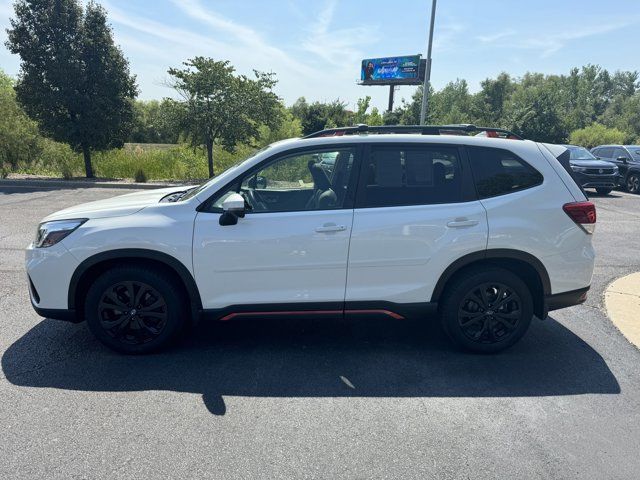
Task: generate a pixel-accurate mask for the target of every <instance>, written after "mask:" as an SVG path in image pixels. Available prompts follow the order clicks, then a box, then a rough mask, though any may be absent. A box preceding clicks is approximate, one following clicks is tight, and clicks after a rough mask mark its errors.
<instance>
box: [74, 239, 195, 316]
mask: <svg viewBox="0 0 640 480" xmlns="http://www.w3.org/2000/svg"><path fill="white" fill-rule="evenodd" d="M132 262H135V263H137V264H143V265H145V264H146V265H149V266H150V267H156V268H161V269H163V270H165V271H168V272H169V273H171V274H172V275H174V276H176V278H178V279H179V280H180V282H181V283H182V285H183V286H184V289H185V292H186V293H187V295H188V297H189V302H190V304H191V316H192V319H193V321H196V320H197V318H198V316H199V314H200V312H201V310H202V300H201V299H200V292H199V291H198V287H197V285H196V282H195V279H194V278H193V275H192V274H191V272H190V271H189V269H188V268H187V267H186V266H185V265H184V264H183V263H182V262H181V261H180V260H178V259H176V258H174V257H172V256H171V255H168V254H166V253H163V252H159V251H157V250H149V249H144V248H122V249H116V250H109V251H106V252H101V253H98V254H95V255H93V256H91V257H89V258H87V259H85V260H83V261H82V262H81V263H80V265H78V267H77V268H76V270H75V271H74V272H73V275H72V277H71V281H70V283H69V293H68V298H67V303H68V306H69V309H70V310H75V312H76V316H81V315H82V313H81V312H82V308H78V302H79V299H80V298H82V294H83V292H84V293H86V291H87V290H88V288H89V286H90V284H89V283H90V279H92V278H95V277H96V276H97V275H99V274H101V273H102V272H104V271H106V270H108V269H109V268H111V267H113V266H115V265H122V264H123V263H126V264H127V265H131V263H132ZM79 320H80V318H79Z"/></svg>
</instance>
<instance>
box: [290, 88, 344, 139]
mask: <svg viewBox="0 0 640 480" xmlns="http://www.w3.org/2000/svg"><path fill="white" fill-rule="evenodd" d="M346 106H347V105H346V103H344V102H341V101H340V100H334V101H333V102H330V103H322V102H313V103H311V104H310V103H308V102H307V100H306V99H305V98H304V97H300V98H299V99H298V100H296V102H295V103H294V104H293V105H292V106H291V109H290V111H291V113H292V114H293V116H294V117H296V118H297V119H298V120H300V123H301V124H302V133H303V135H309V134H310V133H313V132H317V131H320V130H324V129H325V128H335V127H346V126H349V125H351V124H352V123H353V119H352V117H353V114H352V113H350V112H349V111H347V109H346Z"/></svg>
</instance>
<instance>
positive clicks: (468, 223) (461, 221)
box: [447, 218, 480, 228]
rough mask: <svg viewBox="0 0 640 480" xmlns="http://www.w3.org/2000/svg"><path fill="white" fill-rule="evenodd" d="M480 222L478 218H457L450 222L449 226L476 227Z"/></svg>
mask: <svg viewBox="0 0 640 480" xmlns="http://www.w3.org/2000/svg"><path fill="white" fill-rule="evenodd" d="M478 223H480V222H479V221H478V220H469V219H468V218H456V219H455V220H453V221H451V222H448V223H447V227H452V228H461V227H475V226H476V225H478Z"/></svg>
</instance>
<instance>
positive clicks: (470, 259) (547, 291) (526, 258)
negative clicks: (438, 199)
mask: <svg viewBox="0 0 640 480" xmlns="http://www.w3.org/2000/svg"><path fill="white" fill-rule="evenodd" d="M493 259H495V260H498V259H500V260H505V259H507V260H519V261H521V262H525V263H527V264H529V265H530V266H531V267H533V269H534V270H535V271H536V272H537V274H538V277H540V282H541V283H542V291H543V294H544V295H545V296H547V295H551V280H550V279H549V273H548V272H547V269H546V268H545V266H544V265H543V264H542V262H541V261H540V260H538V259H537V258H536V257H534V256H533V255H531V254H530V253H527V252H523V251H521V250H512V249H509V248H492V249H487V250H484V251H481V252H473V253H469V254H467V255H464V256H462V257H460V258H458V259H457V260H456V261H455V262H453V263H452V264H451V265H449V266H448V267H447V268H446V269H445V270H444V272H442V275H440V278H439V279H438V282H437V283H436V286H435V288H434V289H433V294H432V295H431V301H432V302H437V301H438V299H439V298H440V295H442V292H443V291H444V287H445V285H446V284H447V282H448V281H449V280H450V279H451V277H453V276H454V275H455V274H456V273H457V272H458V271H460V270H461V269H462V268H464V267H466V266H468V265H471V264H472V263H475V262H478V261H482V260H493Z"/></svg>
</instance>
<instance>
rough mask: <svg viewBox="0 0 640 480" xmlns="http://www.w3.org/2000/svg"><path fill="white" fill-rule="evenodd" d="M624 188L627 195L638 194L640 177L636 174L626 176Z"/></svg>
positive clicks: (639, 191)
mask: <svg viewBox="0 0 640 480" xmlns="http://www.w3.org/2000/svg"><path fill="white" fill-rule="evenodd" d="M626 187H627V192H629V193H640V175H639V174H637V173H631V174H629V175H628V176H627V181H626Z"/></svg>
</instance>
